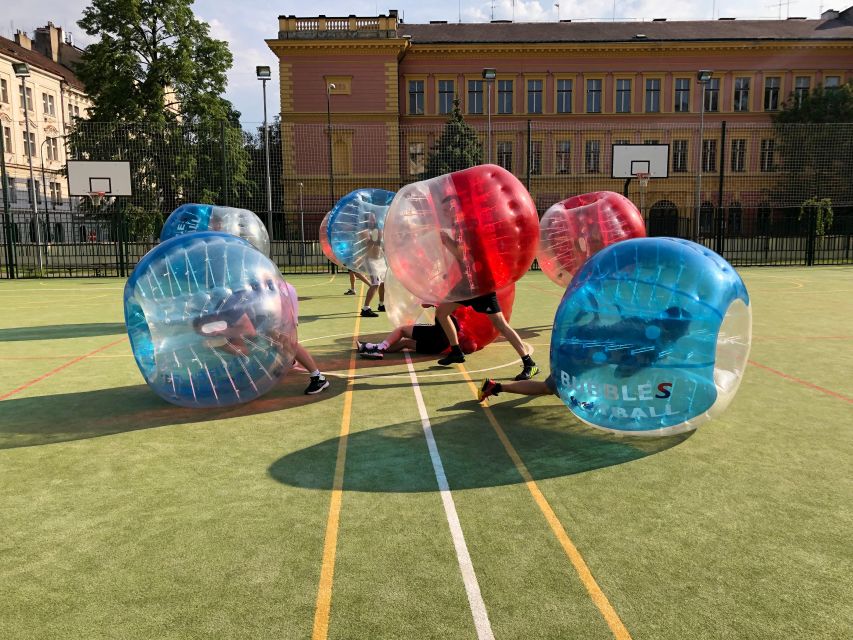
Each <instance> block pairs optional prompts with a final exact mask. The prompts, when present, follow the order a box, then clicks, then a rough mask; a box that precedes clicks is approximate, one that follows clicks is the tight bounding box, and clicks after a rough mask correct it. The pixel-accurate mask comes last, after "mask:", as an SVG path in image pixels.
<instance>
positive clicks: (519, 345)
mask: <svg viewBox="0 0 853 640" xmlns="http://www.w3.org/2000/svg"><path fill="white" fill-rule="evenodd" d="M489 320H491V321H492V325H494V327H495V329H497V330H498V332H499V333H500V334H501V335H502V336H503V337H504V338H506V339H507V341H508V342H509V343H510V344H511V345H512V348H513V349H515V352H516V353H517V354H518V355H519V356H520V357H521V364H522V369H521V373H519V374H518V375H517V376H515V379H516V380H519V381H521V380H529V379H530V378H532V377H533V376H535V375H536V374H537V373H539V367H537V366H536V363H535V362H534V361H533V358H531V357H530V355H528V353H527V349H526V347H525V346H524V343H523V342H522V341H521V338H520V337H519V335H518V333H516V331H515V329H513V328H512V327H511V326H509V323H508V322H507V321H506V318H505V317H504V314H503V313H502V312H500V311H499V312H497V313H493V314H491V315H489Z"/></svg>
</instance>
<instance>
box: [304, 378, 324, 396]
mask: <svg viewBox="0 0 853 640" xmlns="http://www.w3.org/2000/svg"><path fill="white" fill-rule="evenodd" d="M328 387H329V381H328V380H327V379H326V377H325V376H322V375H319V376H311V382H310V383H309V384H308V386H307V387H306V388H305V395H306V396H313V395H314V394H315V393H320V392H321V391H322V390H323V389H327V388H328Z"/></svg>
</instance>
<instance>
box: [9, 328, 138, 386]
mask: <svg viewBox="0 0 853 640" xmlns="http://www.w3.org/2000/svg"><path fill="white" fill-rule="evenodd" d="M126 339H127V336H122V337H121V338H119V339H118V340H113V341H112V342H110V343H109V344H105V345H104V346H102V347H98V348H97V349H95V350H94V351H90V352H89V353H84V354H83V355H82V356H77V357H76V358H74V359H72V360H69V361H68V362H66V363H64V364H61V365H59V366H58V367H56V368H55V369H52V370H50V371H48V372H47V373H44V374H42V375H40V376H39V377H37V378H33V379H32V380H29V381H28V382H25V383H24V384H22V385H21V386H20V387H18V388H16V389H12V390H11V391H7V392H6V393H4V394H3V395H0V402H2V401H3V400H6V399H7V398H11V397H12V396H14V395H16V394H18V393H20V392H21V391H24V390H25V389H29V388H30V387H32V386H33V385H35V384H37V383H39V382H41V381H42V380H45V379H46V378H49V377H50V376H52V375H54V374H56V373H59V372H60V371H62V370H63V369H67V368H68V367H70V366H72V365H75V364H77V363H78V362H80V361H81V360H85V359H86V358H88V357H89V356H93V355H95V354H96V353H100V352H101V351H106V350H107V349H109V348H110V347H114V346H116V345H117V344H118V343H119V342H124V341H125V340H126Z"/></svg>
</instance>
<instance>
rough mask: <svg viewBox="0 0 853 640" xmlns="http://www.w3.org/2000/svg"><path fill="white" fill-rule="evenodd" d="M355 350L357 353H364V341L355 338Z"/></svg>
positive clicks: (365, 345)
mask: <svg viewBox="0 0 853 640" xmlns="http://www.w3.org/2000/svg"><path fill="white" fill-rule="evenodd" d="M355 350H356V351H358V352H359V353H364V352H365V351H367V343H366V342H359V341H358V340H356V341H355Z"/></svg>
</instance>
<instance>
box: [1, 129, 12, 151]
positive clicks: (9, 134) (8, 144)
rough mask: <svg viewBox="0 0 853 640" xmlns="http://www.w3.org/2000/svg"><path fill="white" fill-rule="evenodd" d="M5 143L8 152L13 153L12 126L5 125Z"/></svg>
mask: <svg viewBox="0 0 853 640" xmlns="http://www.w3.org/2000/svg"><path fill="white" fill-rule="evenodd" d="M3 145H4V146H5V148H6V153H12V128H11V127H3Z"/></svg>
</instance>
